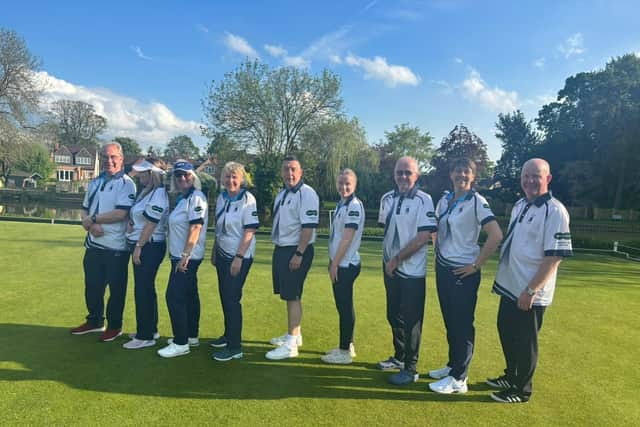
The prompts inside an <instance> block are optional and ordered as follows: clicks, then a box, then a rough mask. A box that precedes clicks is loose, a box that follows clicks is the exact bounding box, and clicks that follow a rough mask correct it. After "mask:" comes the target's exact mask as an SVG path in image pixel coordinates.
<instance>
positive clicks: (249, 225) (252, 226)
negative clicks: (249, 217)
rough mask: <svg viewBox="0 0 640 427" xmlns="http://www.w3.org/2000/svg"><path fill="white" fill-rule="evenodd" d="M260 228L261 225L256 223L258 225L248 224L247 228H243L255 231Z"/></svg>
mask: <svg viewBox="0 0 640 427" xmlns="http://www.w3.org/2000/svg"><path fill="white" fill-rule="evenodd" d="M258 227H260V224H258V223H256V224H246V225H245V226H243V227H242V228H244V229H245V230H246V229H247V228H252V229H254V230H256V229H257V228H258Z"/></svg>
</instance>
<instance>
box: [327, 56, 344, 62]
mask: <svg viewBox="0 0 640 427" xmlns="http://www.w3.org/2000/svg"><path fill="white" fill-rule="evenodd" d="M329 61H331V62H333V63H334V64H342V58H340V55H329Z"/></svg>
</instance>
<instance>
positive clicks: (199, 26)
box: [196, 24, 209, 33]
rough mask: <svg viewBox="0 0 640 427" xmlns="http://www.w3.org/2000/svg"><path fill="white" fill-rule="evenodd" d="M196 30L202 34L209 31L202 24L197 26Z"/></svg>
mask: <svg viewBox="0 0 640 427" xmlns="http://www.w3.org/2000/svg"><path fill="white" fill-rule="evenodd" d="M196 28H197V29H198V30H199V31H202V32H203V33H208V32H209V29H208V28H207V27H205V26H204V25H202V24H197V25H196Z"/></svg>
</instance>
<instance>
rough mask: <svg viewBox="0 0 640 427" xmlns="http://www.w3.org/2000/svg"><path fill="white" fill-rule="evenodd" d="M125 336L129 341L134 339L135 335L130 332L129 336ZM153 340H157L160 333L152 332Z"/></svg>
mask: <svg viewBox="0 0 640 427" xmlns="http://www.w3.org/2000/svg"><path fill="white" fill-rule="evenodd" d="M127 336H128V337H129V338H131V339H134V338H135V337H136V333H135V332H131V333H130V334H127ZM153 339H154V340H159V339H160V333H159V332H154V333H153Z"/></svg>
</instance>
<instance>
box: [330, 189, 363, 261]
mask: <svg viewBox="0 0 640 427" xmlns="http://www.w3.org/2000/svg"><path fill="white" fill-rule="evenodd" d="M345 228H351V229H353V230H354V235H353V239H352V240H351V244H350V245H349V248H348V249H347V252H345V254H344V256H343V257H342V259H341V260H340V264H339V265H340V267H349V265H350V264H351V265H360V254H359V253H358V249H359V248H360V241H361V240H362V232H363V230H364V206H362V202H361V201H360V199H358V198H357V197H356V196H355V195H354V194H352V195H351V196H350V197H349V198H348V199H346V200H345V201H344V203H343V202H342V201H340V202H338V205H337V206H336V211H335V213H334V214H333V221H332V222H331V232H330V234H329V259H331V260H333V258H334V257H335V256H336V252H338V247H339V246H340V241H341V240H342V233H343V232H344V229H345Z"/></svg>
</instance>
